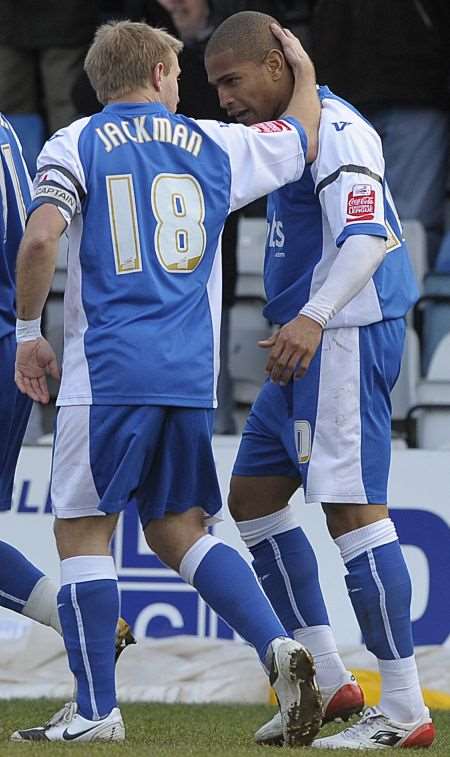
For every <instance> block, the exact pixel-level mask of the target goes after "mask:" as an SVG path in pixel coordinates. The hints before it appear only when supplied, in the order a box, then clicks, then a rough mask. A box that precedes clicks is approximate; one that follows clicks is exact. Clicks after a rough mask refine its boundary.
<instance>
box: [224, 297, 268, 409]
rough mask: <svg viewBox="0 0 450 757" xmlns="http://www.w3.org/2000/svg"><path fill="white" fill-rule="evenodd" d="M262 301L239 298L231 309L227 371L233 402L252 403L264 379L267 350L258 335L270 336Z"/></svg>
mask: <svg viewBox="0 0 450 757" xmlns="http://www.w3.org/2000/svg"><path fill="white" fill-rule="evenodd" d="M262 307H263V302H262V301H261V300H260V299H257V298H250V299H245V298H240V299H238V300H237V302H236V304H235V305H234V307H233V308H232V309H231V319H230V373H231V376H232V378H233V382H234V392H233V393H234V398H235V400H236V402H240V403H243V404H251V403H252V402H253V400H254V399H255V397H256V395H257V393H258V390H259V388H260V386H261V384H262V382H263V381H264V379H265V373H264V368H265V365H266V360H267V352H266V350H263V349H261V348H260V347H258V345H257V342H258V340H259V339H266V338H267V337H268V336H270V333H271V328H270V326H269V323H268V321H266V319H265V318H264V316H263V315H262Z"/></svg>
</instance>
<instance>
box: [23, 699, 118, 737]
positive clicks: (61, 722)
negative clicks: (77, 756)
mask: <svg viewBox="0 0 450 757" xmlns="http://www.w3.org/2000/svg"><path fill="white" fill-rule="evenodd" d="M75 708H76V705H74V703H73V702H69V703H68V704H66V705H64V707H63V708H62V709H61V710H59V711H58V712H57V713H56V714H55V715H54V716H53V717H52V718H51V719H50V720H49V721H48V723H46V725H44V726H38V727H37V728H27V729H26V730H24V731H15V732H14V733H13V734H12V736H11V741H63V742H67V743H73V744H77V743H79V742H80V741H123V740H124V738H125V727H124V724H123V720H122V715H121V714H120V710H119V708H118V707H114V709H113V710H111V712H110V713H109V715H107V716H106V718H102V720H87V718H83V717H82V715H79V714H78V713H77V712H74V709H75Z"/></svg>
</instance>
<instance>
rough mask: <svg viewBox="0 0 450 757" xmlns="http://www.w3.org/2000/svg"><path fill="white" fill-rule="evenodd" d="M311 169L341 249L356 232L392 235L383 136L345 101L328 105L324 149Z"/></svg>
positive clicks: (321, 134)
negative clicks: (387, 218)
mask: <svg viewBox="0 0 450 757" xmlns="http://www.w3.org/2000/svg"><path fill="white" fill-rule="evenodd" d="M311 173H312V176H313V179H314V183H315V191H316V194H317V195H318V197H319V200H320V204H321V206H322V211H323V213H324V215H325V216H326V218H327V220H328V222H329V225H330V228H331V232H332V234H333V237H334V240H335V244H336V246H337V247H340V246H341V245H342V244H343V243H344V242H345V240H346V239H347V238H348V237H349V236H352V235H354V234H368V235H371V236H380V237H384V238H387V236H388V232H387V229H386V225H385V213H384V191H383V182H384V159H383V153H382V148H381V140H380V138H379V136H378V134H377V133H376V131H375V130H374V129H373V128H372V127H371V126H370V124H369V123H367V122H366V121H365V120H364V119H363V118H362V117H361V116H360V115H359V114H358V113H357V112H356V111H352V110H351V109H350V108H348V107H346V106H345V105H343V104H341V103H340V102H337V103H336V101H333V100H330V101H328V100H325V101H324V104H323V105H322V117H321V125H320V130H319V153H318V156H317V158H316V160H315V161H314V163H313V164H312V166H311Z"/></svg>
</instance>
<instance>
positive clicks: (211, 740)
mask: <svg viewBox="0 0 450 757" xmlns="http://www.w3.org/2000/svg"><path fill="white" fill-rule="evenodd" d="M59 706H60V703H59V702H54V701H50V700H23V699H21V700H8V701H0V713H1V714H0V723H1V732H0V756H1V757H10V755H27V756H29V757H35V755H58V756H59V755H67V753H68V752H71V751H72V750H74V751H75V752H77V753H78V754H80V755H83V757H91V756H92V757H95V756H96V755H107V754H112V755H114V754H117V755H118V756H119V755H122V754H124V755H126V756H127V757H186V756H187V755H193V757H197V756H198V757H211V756H212V755H214V756H215V755H219V756H220V757H225V756H226V757H247V755H258V754H259V755H260V757H261V755H262V756H263V757H269V755H270V754H274V755H278V754H279V755H281V754H284V752H281V751H280V749H279V748H277V747H258V746H256V745H255V744H253V743H252V734H253V732H254V730H255V729H256V728H257V727H258V726H259V725H261V724H262V723H263V722H265V720H266V719H267V718H268V717H270V716H271V715H272V713H273V712H274V709H273V707H268V706H267V707H265V706H263V705H261V706H256V705H255V706H249V705H234V706H223V705H207V706H201V705H161V704H126V705H122V706H121V710H122V714H123V716H124V720H125V725H126V728H127V741H126V742H125V744H70V745H65V744H60V745H58V744H43V743H36V744H29V743H28V744H11V743H9V742H8V738H9V735H10V733H11V732H12V731H14V730H15V729H16V728H18V727H21V728H24V727H30V726H35V725H39V724H42V723H43V722H44V721H45V719H46V718H48V717H49V716H50V715H52V714H53V713H54V712H55V711H56V710H57V709H58V707H59ZM434 721H435V724H436V727H437V731H438V736H437V740H436V742H435V744H434V745H433V747H432V748H431V749H416V750H414V751H413V752H412V754H413V755H414V757H419V756H420V755H428V756H429V757H431V756H432V755H433V757H438V756H439V757H450V711H448V712H443V711H441V712H435V713H434ZM340 728H342V726H340V727H339V726H336V725H332V726H327V727H326V728H324V729H323V731H322V733H323V734H325V735H328V734H330V733H333V732H334V731H336V730H340ZM297 751H301V752H302V753H308V754H311V757H313V756H314V757H319V756H320V755H322V757H325V755H327V756H328V757H330V754H333V755H344V754H348V751H347V750H336V751H333V752H331V753H330V752H329V751H328V750H322V749H321V750H319V749H315V750H314V751H310V750H308V749H307V748H305V747H304V748H302V749H298V750H297V749H296V750H292V752H297ZM292 752H291V753H292ZM351 754H353V752H351ZM354 754H359V755H369V754H371V755H372V754H373V752H372V751H364V752H357V753H356V752H354Z"/></svg>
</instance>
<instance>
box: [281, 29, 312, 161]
mask: <svg viewBox="0 0 450 757" xmlns="http://www.w3.org/2000/svg"><path fill="white" fill-rule="evenodd" d="M271 29H272V32H273V34H274V36H275V37H276V38H277V39H278V40H279V42H280V43H281V45H282V47H283V53H284V57H285V58H286V61H287V62H288V64H289V66H290V67H291V69H292V73H293V75H294V91H293V93H292V98H291V100H290V102H289V105H288V107H287V109H286V113H285V115H288V116H294V117H295V118H297V119H298V120H299V121H300V122H301V124H302V126H303V127H304V129H305V131H306V135H307V137H308V151H307V153H306V161H307V163H311V162H312V161H313V160H315V159H316V157H317V150H318V143H319V123H320V100H319V96H318V94H317V82H316V72H315V70H314V65H313V62H312V60H311V58H310V57H309V55H308V54H307V53H306V51H305V50H304V49H303V47H302V45H301V42H300V40H299V39H298V38H297V37H296V36H295V35H294V34H292V32H291V31H289V29H282V28H281V26H278V25H277V24H272V25H271Z"/></svg>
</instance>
